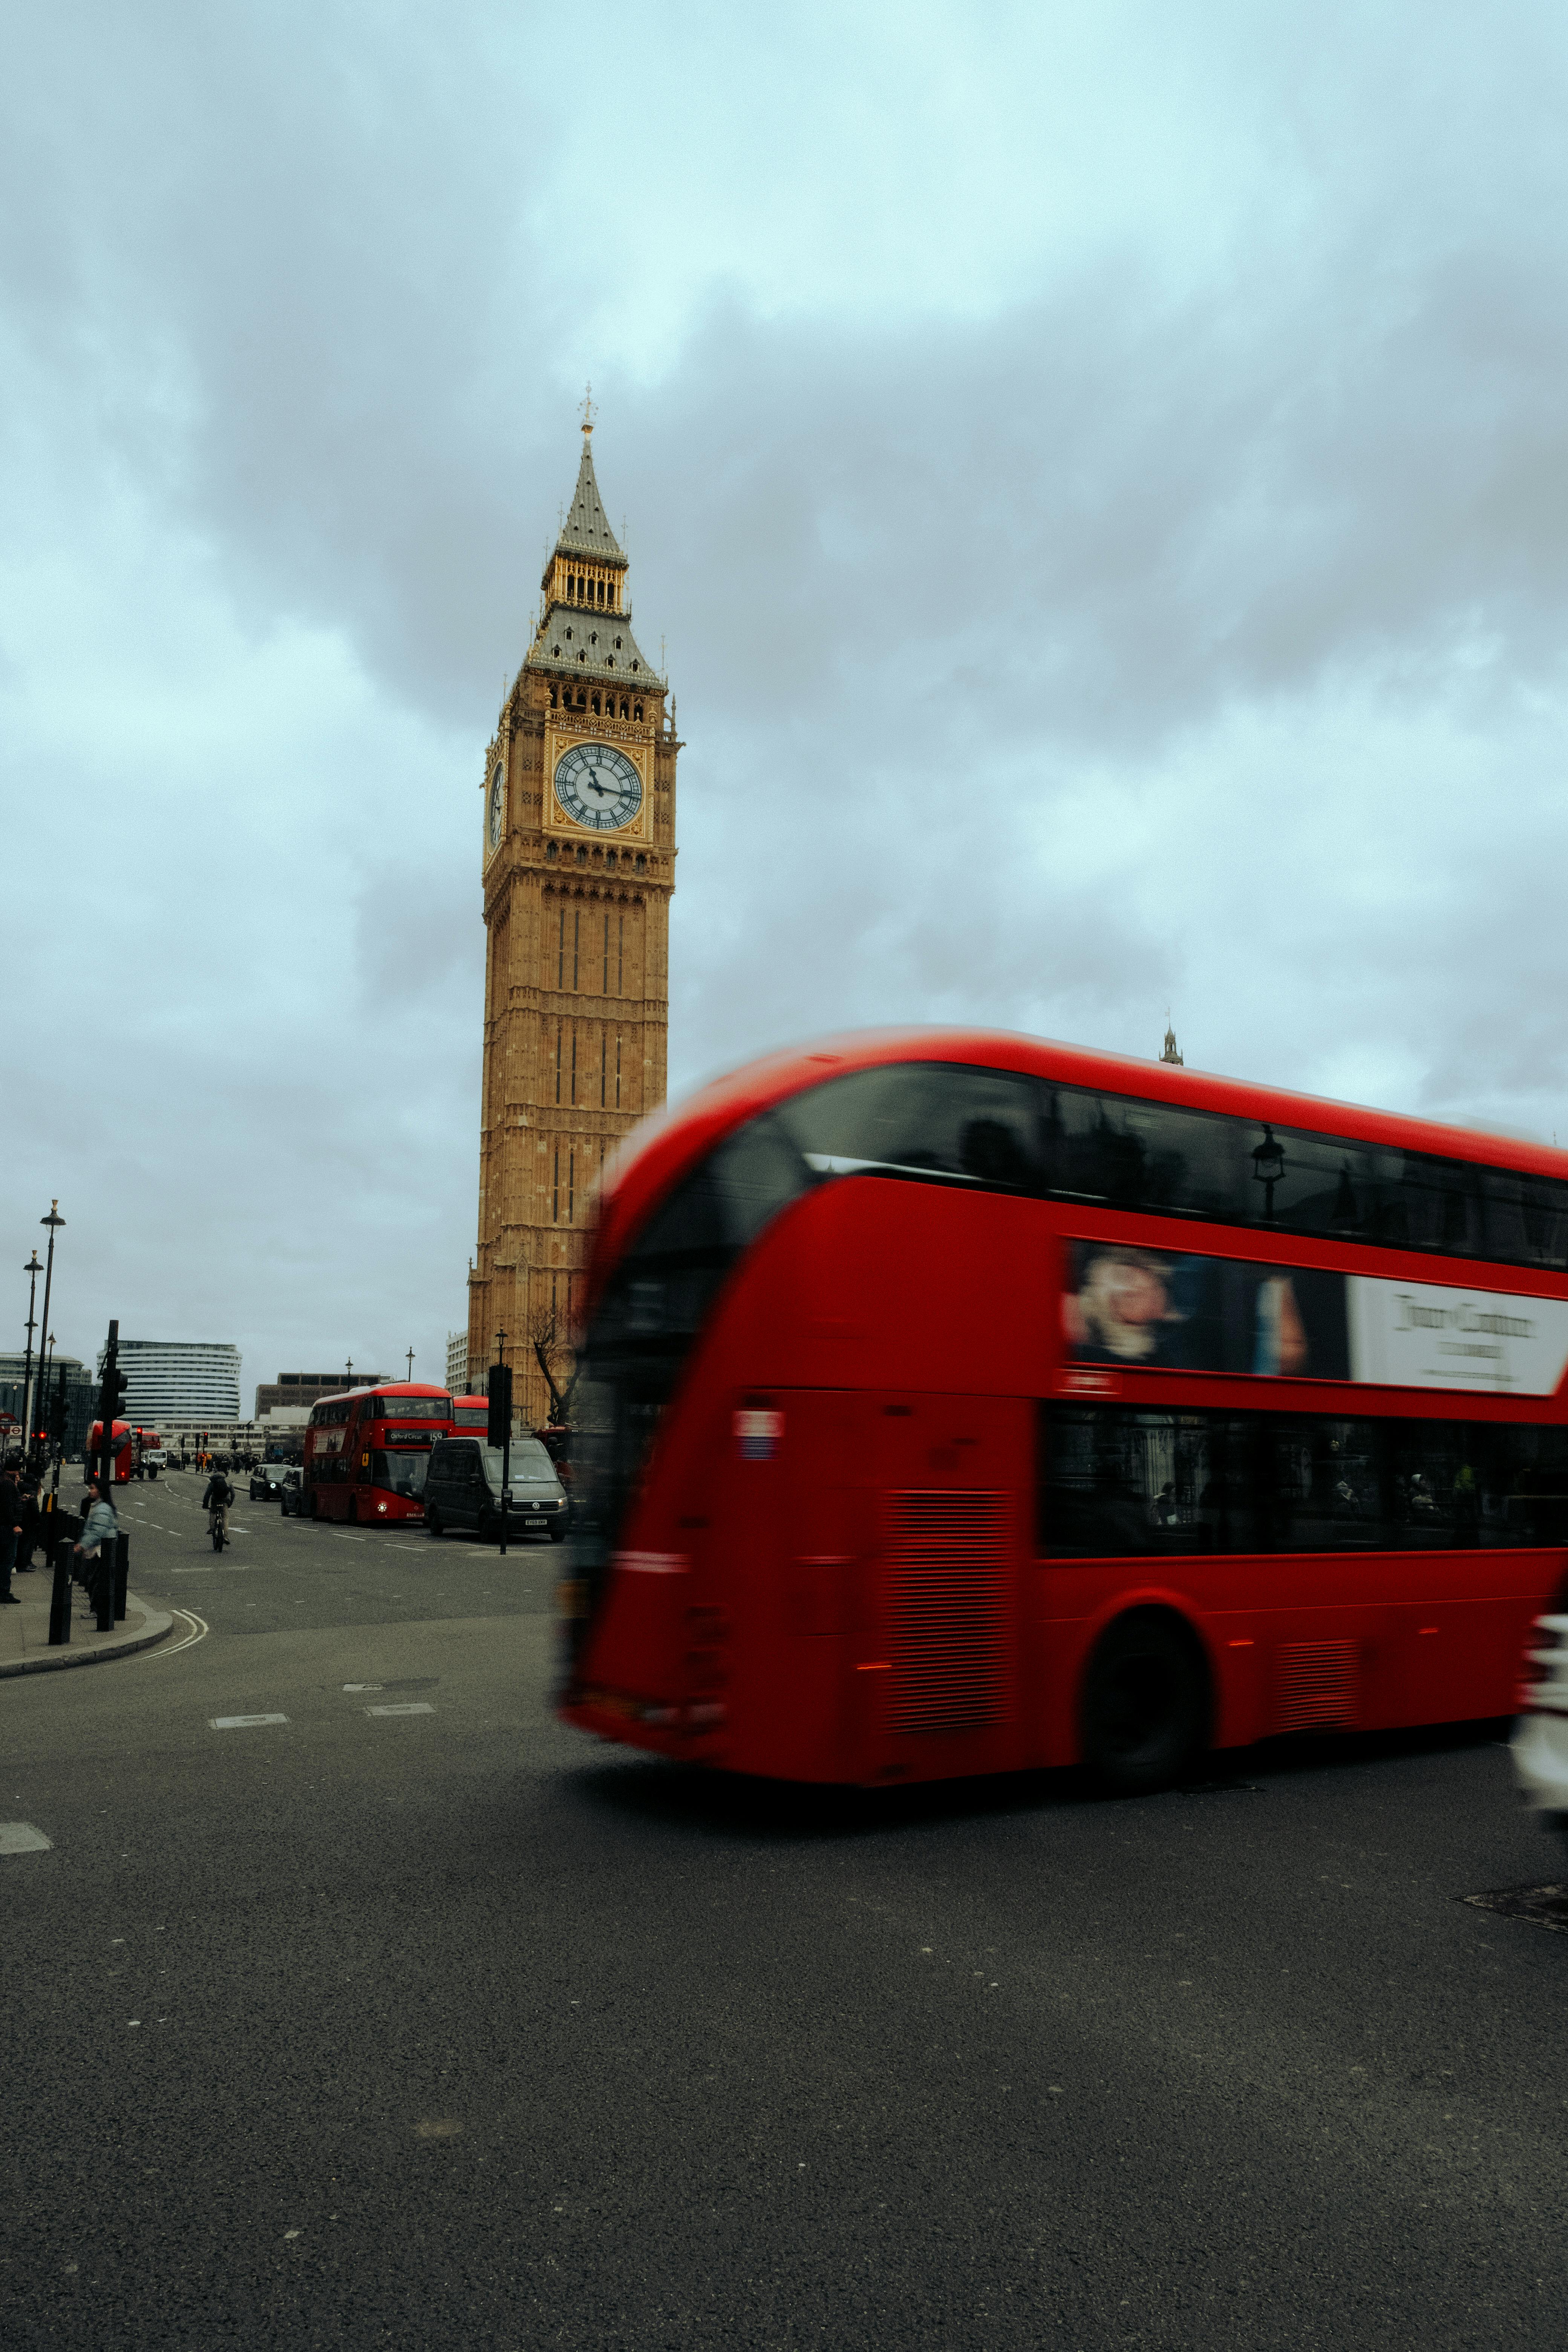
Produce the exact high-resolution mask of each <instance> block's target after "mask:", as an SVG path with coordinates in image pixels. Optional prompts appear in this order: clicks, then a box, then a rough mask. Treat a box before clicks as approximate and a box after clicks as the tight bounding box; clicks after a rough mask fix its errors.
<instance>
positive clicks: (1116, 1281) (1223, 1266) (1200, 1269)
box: [1062, 1241, 1351, 1381]
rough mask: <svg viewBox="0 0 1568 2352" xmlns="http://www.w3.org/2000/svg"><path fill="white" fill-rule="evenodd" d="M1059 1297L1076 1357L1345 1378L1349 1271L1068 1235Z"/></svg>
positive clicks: (1153, 1366) (1145, 1366) (1166, 1367)
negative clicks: (1074, 1238)
mask: <svg viewBox="0 0 1568 2352" xmlns="http://www.w3.org/2000/svg"><path fill="white" fill-rule="evenodd" d="M1067 1247H1068V1288H1067V1290H1066V1292H1065V1294H1064V1296H1063V1299H1062V1330H1063V1338H1064V1340H1065V1343H1066V1347H1065V1352H1066V1354H1067V1357H1068V1360H1069V1361H1070V1362H1072V1363H1075V1364H1120V1365H1122V1366H1124V1367H1125V1368H1126V1369H1127V1370H1163V1371H1184V1372H1245V1373H1249V1374H1254V1375H1260V1376H1263V1377H1266V1378H1268V1377H1272V1378H1275V1379H1288V1380H1289V1379H1295V1380H1328V1381H1343V1380H1348V1379H1349V1378H1350V1376H1351V1372H1350V1328H1349V1321H1348V1317H1347V1311H1346V1305H1345V1277H1344V1276H1343V1275H1342V1274H1331V1273H1325V1272H1323V1271H1321V1269H1319V1268H1316V1267H1310V1268H1302V1267H1300V1266H1277V1265H1252V1264H1249V1263H1247V1262H1245V1261H1243V1260H1240V1259H1237V1258H1223V1257H1197V1256H1188V1255H1175V1254H1174V1253H1172V1254H1169V1255H1167V1254H1166V1253H1165V1252H1163V1251H1160V1250H1149V1249H1139V1248H1136V1247H1133V1246H1131V1245H1128V1244H1123V1243H1108V1242H1080V1241H1075V1242H1069V1243H1068V1244H1067Z"/></svg>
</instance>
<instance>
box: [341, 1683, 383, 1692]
mask: <svg viewBox="0 0 1568 2352" xmlns="http://www.w3.org/2000/svg"><path fill="white" fill-rule="evenodd" d="M383 1687H384V1685H382V1684H380V1683H345V1684H344V1685H343V1688H344V1690H346V1691H367V1690H380V1689H382V1688H383Z"/></svg>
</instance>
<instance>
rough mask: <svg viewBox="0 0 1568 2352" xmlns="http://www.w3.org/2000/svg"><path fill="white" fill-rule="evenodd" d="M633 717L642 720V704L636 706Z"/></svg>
mask: <svg viewBox="0 0 1568 2352" xmlns="http://www.w3.org/2000/svg"><path fill="white" fill-rule="evenodd" d="M632 717H633V718H634V719H640V718H641V717H642V704H641V703H640V702H639V703H637V704H636V705H635V706H634V708H633V710H632Z"/></svg>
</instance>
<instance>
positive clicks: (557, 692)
mask: <svg viewBox="0 0 1568 2352" xmlns="http://www.w3.org/2000/svg"><path fill="white" fill-rule="evenodd" d="M550 708H551V709H552V710H558V709H560V708H561V689H560V688H559V687H555V686H552V688H551V689H550Z"/></svg>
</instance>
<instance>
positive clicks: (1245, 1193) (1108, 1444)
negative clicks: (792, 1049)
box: [560, 1032, 1568, 1790]
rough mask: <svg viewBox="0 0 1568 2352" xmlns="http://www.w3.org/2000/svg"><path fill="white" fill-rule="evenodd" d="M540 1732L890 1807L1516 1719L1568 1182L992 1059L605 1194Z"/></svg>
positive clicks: (865, 1079)
mask: <svg viewBox="0 0 1568 2352" xmlns="http://www.w3.org/2000/svg"><path fill="white" fill-rule="evenodd" d="M580 1362H581V1375H580V1378H579V1381H578V1386H577V1390H576V1393H575V1397H574V1415H573V1420H574V1461H575V1464H576V1469H577V1483H576V1486H575V1489H574V1521H575V1525H574V1574H573V1576H572V1578H571V1579H570V1580H569V1581H568V1582H567V1583H566V1584H565V1585H563V1592H562V1601H563V1635H564V1642H565V1650H566V1665H565V1671H564V1677H563V1687H562V1694H561V1700H560V1705H561V1709H562V1712H563V1716H564V1717H565V1719H566V1720H568V1721H570V1722H572V1723H575V1724H578V1725H581V1726H582V1727H584V1728H586V1729H590V1730H593V1731H596V1732H599V1733H601V1734H603V1735H604V1736H605V1737H606V1738H612V1739H619V1740H625V1741H629V1742H631V1743H633V1744H635V1745H637V1746H639V1747H642V1748H652V1749H655V1750H658V1751H659V1752H660V1753H663V1754H666V1755H669V1756H676V1757H687V1758H692V1759H702V1760H706V1761H709V1762H711V1763H714V1764H719V1765H724V1766H727V1767H729V1768H731V1769H735V1770H741V1771H746V1772H753V1773H761V1774H769V1775H773V1776H775V1777H781V1778H789V1779H795V1780H826V1781H850V1782H862V1783H869V1782H879V1781H892V1780H925V1779H933V1778H939V1777H942V1776H947V1775H952V1774H961V1773H974V1772H989V1771H995V1770H1001V1769H1014V1768H1017V1767H1024V1766H1040V1765H1063V1764H1068V1763H1072V1762H1075V1761H1086V1762H1087V1763H1088V1764H1089V1765H1090V1766H1091V1767H1092V1768H1093V1769H1094V1770H1095V1772H1096V1773H1097V1775H1098V1776H1099V1777H1100V1780H1101V1781H1102V1783H1105V1784H1108V1785H1110V1786H1113V1787H1117V1788H1121V1789H1125V1790H1137V1789H1142V1788H1150V1787H1155V1786H1158V1785H1160V1784H1161V1783H1163V1782H1164V1781H1167V1780H1170V1779H1172V1778H1173V1777H1175V1776H1178V1775H1179V1774H1180V1773H1181V1772H1182V1771H1183V1770H1184V1769H1186V1768H1187V1767H1188V1766H1189V1765H1190V1764H1191V1762H1192V1760H1193V1759H1194V1758H1195V1757H1196V1756H1197V1755H1198V1754H1199V1753H1200V1752H1201V1750H1202V1749H1203V1748H1205V1746H1213V1747H1216V1748H1234V1747H1237V1746H1240V1745H1243V1744H1245V1743H1247V1742H1250V1741H1252V1740H1255V1739H1258V1738H1262V1737H1264V1736H1266V1735H1268V1734H1272V1733H1277V1732H1282V1731H1291V1730H1300V1729H1306V1728H1333V1727H1362V1728H1370V1727H1374V1726H1389V1725H1399V1724H1419V1723H1436V1722H1442V1721H1449V1720H1459V1719H1464V1718H1469V1717H1489V1716H1499V1715H1502V1714H1504V1713H1506V1712H1508V1711H1509V1710H1510V1709H1511V1708H1512V1706H1514V1704H1515V1696H1516V1676H1517V1673H1518V1670H1519V1665H1520V1661H1521V1652H1522V1649H1523V1645H1524V1635H1525V1632H1526V1629H1527V1627H1528V1626H1529V1624H1530V1622H1531V1618H1532V1617H1533V1616H1534V1615H1535V1613H1536V1612H1537V1611H1538V1610H1539V1609H1540V1608H1541V1607H1542V1605H1543V1603H1544V1601H1546V1600H1547V1598H1548V1596H1549V1595H1550V1594H1551V1592H1552V1590H1553V1589H1554V1587H1555V1585H1556V1582H1557V1580H1558V1577H1559V1575H1560V1573H1561V1570H1562V1564H1563V1553H1562V1549H1561V1548H1562V1546H1563V1542H1564V1540H1565V1538H1568V1402H1565V1399H1564V1394H1563V1373H1564V1370H1565V1368H1568V1154H1564V1153H1561V1152H1558V1151H1554V1150H1545V1149H1544V1148H1538V1147H1535V1146H1532V1145H1531V1144H1528V1143H1522V1142H1516V1141H1512V1140H1510V1139H1503V1138H1500V1137H1499V1138H1490V1137H1488V1138H1482V1137H1479V1136H1477V1135H1474V1134H1471V1133H1468V1132H1464V1131H1459V1130H1456V1129H1444V1128H1439V1127H1435V1126H1429V1125H1426V1124H1423V1123H1418V1122H1417V1121H1415V1120H1413V1119H1406V1118H1395V1117H1393V1116H1389V1115H1386V1114H1383V1113H1379V1112H1376V1111H1368V1110H1360V1109H1352V1108H1344V1107H1341V1106H1338V1105H1334V1104H1331V1103H1327V1102H1321V1101H1316V1100H1312V1099H1310V1098H1309V1097H1292V1096H1288V1095H1285V1094H1282V1093H1279V1092H1277V1091H1275V1090H1272V1089H1267V1088H1263V1087H1250V1086H1244V1085H1240V1084H1237V1083H1236V1082H1234V1081H1232V1080H1228V1079H1224V1078H1216V1077H1210V1076H1201V1075H1199V1074H1198V1073H1197V1072H1195V1071H1192V1070H1184V1069H1181V1068H1176V1067H1168V1066H1163V1065H1161V1064H1144V1063H1138V1062H1131V1061H1124V1060H1119V1059H1113V1058H1111V1057H1110V1056H1106V1055H1097V1054H1090V1053H1086V1052H1080V1051H1078V1050H1075V1049H1073V1048H1071V1047H1068V1046H1060V1045H1048V1044H1043V1043H1036V1042H1034V1041H1032V1040H1029V1039H1026V1038H1023V1037H1016V1036H1005V1035H985V1034H973V1033H945V1032H943V1033H920V1032H916V1033H909V1034H883V1035H877V1036H869V1037H861V1038H855V1039H850V1040H848V1041H846V1042H840V1043H836V1044H833V1045H828V1046H825V1047H822V1048H820V1049H817V1050H815V1051H807V1050H802V1051H799V1052H796V1053H793V1054H787V1055H778V1056H776V1057H774V1058H773V1059H771V1060H768V1061H766V1062H763V1063H759V1064H757V1065H756V1066H753V1067H752V1068H750V1069H747V1070H743V1071H742V1072H740V1073H738V1074H737V1075H736V1076H732V1077H731V1078H728V1079H726V1080H724V1081H722V1082H721V1083H720V1084H719V1085H717V1086H714V1087H710V1088H709V1089H708V1090H706V1091H705V1092H704V1093H702V1094H700V1095H699V1096H698V1097H695V1099H693V1100H692V1101H690V1102H689V1103H688V1104H687V1105H685V1106H684V1107H683V1108H681V1109H679V1111H676V1112H673V1113H670V1114H668V1115H666V1116H665V1117H664V1118H661V1119H660V1120H658V1121H657V1122H650V1124H649V1126H648V1127H647V1129H644V1130H643V1131H642V1132H641V1133H640V1135H638V1136H637V1137H635V1138H634V1139H632V1140H631V1141H630V1142H629V1144H628V1145H627V1147H626V1149H625V1150H624V1151H623V1153H622V1154H621V1156H620V1157H619V1158H618V1159H617V1160H616V1161H614V1162H612V1163H611V1165H610V1167H609V1169H608V1170H607V1171H606V1174H605V1182H604V1188H603V1192H602V1196H601V1201H600V1206H599V1211H598V1223H597V1230H596V1233H595V1240H594V1244H593V1250H592V1255H591V1258H590V1263H589V1270H588V1295H587V1303H586V1312H585V1318H584V1333H583V1338H582V1343H581V1349H580Z"/></svg>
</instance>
